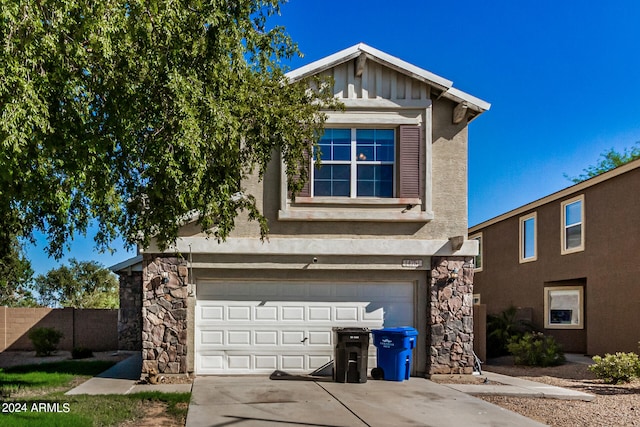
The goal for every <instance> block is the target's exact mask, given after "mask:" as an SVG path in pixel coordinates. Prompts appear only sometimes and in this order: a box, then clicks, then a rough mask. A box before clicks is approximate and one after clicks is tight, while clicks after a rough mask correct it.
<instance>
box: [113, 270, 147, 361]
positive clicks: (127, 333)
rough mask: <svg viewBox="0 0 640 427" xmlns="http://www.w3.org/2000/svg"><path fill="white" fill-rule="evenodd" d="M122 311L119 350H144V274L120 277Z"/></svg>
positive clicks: (121, 275)
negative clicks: (141, 311) (142, 307)
mask: <svg viewBox="0 0 640 427" xmlns="http://www.w3.org/2000/svg"><path fill="white" fill-rule="evenodd" d="M119 276H120V310H119V312H118V350H133V351H140V350H141V349H142V314H141V313H140V307H141V306H142V272H140V271H132V272H131V273H121V274H120V275H119Z"/></svg>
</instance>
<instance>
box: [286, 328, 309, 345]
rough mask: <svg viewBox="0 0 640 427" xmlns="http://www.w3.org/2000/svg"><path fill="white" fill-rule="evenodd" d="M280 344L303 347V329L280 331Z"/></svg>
mask: <svg viewBox="0 0 640 427" xmlns="http://www.w3.org/2000/svg"><path fill="white" fill-rule="evenodd" d="M281 333H282V335H281V336H282V345H293V346H296V347H303V346H304V345H305V343H304V342H305V339H304V338H305V332H304V331H282V332H281Z"/></svg>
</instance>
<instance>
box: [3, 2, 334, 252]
mask: <svg viewBox="0 0 640 427" xmlns="http://www.w3.org/2000/svg"><path fill="white" fill-rule="evenodd" d="M279 6H280V0H221V1H215V2H214V1H207V0H194V1H191V2H187V3H185V2H175V1H168V0H101V1H93V0H65V1H57V0H24V1H15V0H0V43H1V45H2V49H0V227H2V228H3V229H5V230H8V231H10V232H11V233H12V234H13V235H18V236H23V237H25V238H27V239H33V232H34V231H35V230H40V231H42V232H43V233H45V234H46V235H47V236H48V251H49V253H50V254H52V255H54V256H58V257H59V256H61V254H62V253H63V250H64V248H65V245H66V242H68V240H69V239H70V238H71V237H72V236H74V235H76V234H78V233H79V234H84V233H85V232H86V230H87V227H88V225H90V224H91V223H92V222H93V221H95V222H96V223H97V224H98V225H99V229H98V232H97V234H96V236H95V240H96V244H97V247H98V248H100V249H109V242H111V241H112V240H113V239H114V238H115V237H116V236H118V235H122V236H123V237H124V239H125V241H126V243H127V244H129V245H134V244H142V245H143V246H147V245H148V244H149V242H150V239H151V238H152V237H153V238H155V239H156V240H157V242H158V243H159V245H160V247H161V248H166V247H167V246H168V245H170V244H171V243H172V242H175V239H176V237H177V233H178V229H179V227H180V226H181V224H182V223H183V222H184V221H185V220H190V219H194V220H196V221H197V222H198V223H199V225H200V226H201V228H202V229H203V230H205V231H207V232H208V233H209V234H213V235H214V236H215V237H217V238H218V239H224V238H225V237H226V236H227V235H228V234H229V232H230V231H231V230H232V228H233V225H234V218H235V217H236V216H237V215H238V213H239V212H240V211H243V210H244V211H247V212H248V216H249V218H250V219H253V220H257V221H258V223H259V226H260V230H261V232H262V234H263V235H264V234H266V233H267V224H266V220H265V218H264V217H263V215H262V213H261V212H260V210H259V207H258V206H257V204H256V200H255V198H254V197H253V195H251V194H249V193H247V192H246V191H245V188H243V182H246V181H245V178H247V177H248V176H252V175H253V174H258V175H259V177H262V176H263V173H264V172H265V169H266V167H267V164H269V162H270V161H271V160H272V159H273V157H274V155H275V154H276V153H278V152H279V153H280V154H281V155H282V158H283V162H284V165H285V170H286V174H287V175H288V177H289V178H290V182H291V184H290V187H291V188H290V190H292V191H293V192H294V193H295V192H297V191H299V190H300V189H301V188H302V185H303V181H305V180H306V179H307V172H306V168H304V167H301V162H302V159H304V158H305V152H306V153H308V150H309V145H310V143H312V142H315V141H316V140H317V138H318V135H319V131H320V130H321V129H322V127H323V123H324V120H325V116H324V114H322V110H323V109H326V108H335V107H336V105H335V102H336V101H335V100H334V97H333V96H332V94H331V93H330V90H329V85H326V84H322V82H318V83H316V84H315V85H313V87H315V88H316V90H311V91H310V90H308V88H309V84H308V83H309V82H305V81H298V82H294V83H292V82H289V81H287V79H286V77H285V75H284V71H285V70H284V68H283V66H282V65H281V64H282V62H283V61H284V60H287V59H289V58H291V57H293V56H294V55H297V54H298V49H297V46H296V45H295V44H294V43H293V42H292V41H291V39H290V38H289V37H288V35H287V34H286V33H285V31H284V29H283V28H280V27H274V28H270V27H269V26H268V25H267V21H268V18H269V17H270V16H272V15H274V14H277V13H279ZM307 157H308V156H307ZM4 243H5V242H2V241H0V248H3V247H5V245H4ZM0 250H1V249H0Z"/></svg>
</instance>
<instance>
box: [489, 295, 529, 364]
mask: <svg viewBox="0 0 640 427" xmlns="http://www.w3.org/2000/svg"><path fill="white" fill-rule="evenodd" d="M532 331H533V326H532V325H531V324H530V323H529V322H527V321H525V320H522V319H518V309H517V308H516V307H515V306H511V307H509V308H507V309H506V310H504V311H503V312H501V313H500V314H497V315H488V316H487V356H488V357H499V356H506V355H507V354H509V349H508V348H507V346H508V345H509V342H511V341H513V340H514V339H519V338H520V337H522V336H523V335H524V334H525V333H526V332H532Z"/></svg>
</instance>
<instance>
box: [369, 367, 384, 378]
mask: <svg viewBox="0 0 640 427" xmlns="http://www.w3.org/2000/svg"><path fill="white" fill-rule="evenodd" d="M371 378H373V379H374V380H382V379H384V371H383V370H382V368H373V369H372V370H371Z"/></svg>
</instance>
